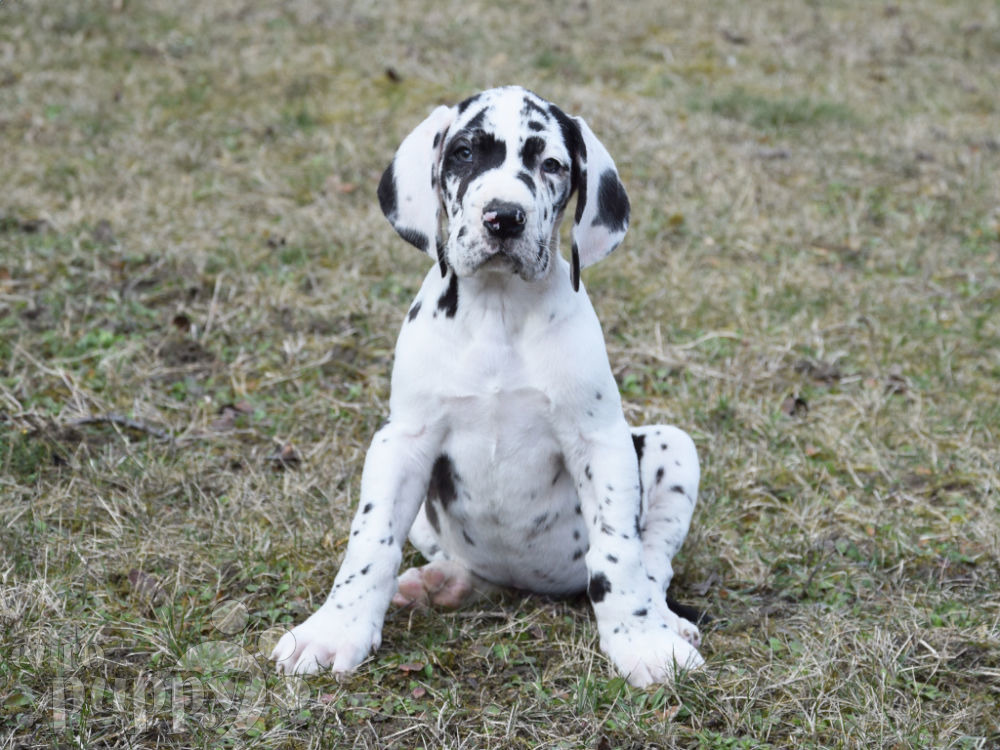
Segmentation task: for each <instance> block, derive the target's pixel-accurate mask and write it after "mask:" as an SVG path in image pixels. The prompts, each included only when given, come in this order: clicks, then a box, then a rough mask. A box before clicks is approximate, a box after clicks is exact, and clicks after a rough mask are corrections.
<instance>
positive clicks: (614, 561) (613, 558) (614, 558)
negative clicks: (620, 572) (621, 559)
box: [607, 555, 618, 563]
mask: <svg viewBox="0 0 1000 750" xmlns="http://www.w3.org/2000/svg"><path fill="white" fill-rule="evenodd" d="M607 560H608V562H609V563H616V562H618V558H617V557H615V556H614V555H608V556H607Z"/></svg>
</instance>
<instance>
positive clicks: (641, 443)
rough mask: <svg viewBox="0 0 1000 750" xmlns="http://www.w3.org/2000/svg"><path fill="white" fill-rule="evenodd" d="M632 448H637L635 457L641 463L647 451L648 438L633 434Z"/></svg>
mask: <svg viewBox="0 0 1000 750" xmlns="http://www.w3.org/2000/svg"><path fill="white" fill-rule="evenodd" d="M632 447H633V448H635V457H636V458H637V459H638V460H639V461H640V462H641V461H642V453H643V451H645V450H646V436H645V435H635V434H633V435H632Z"/></svg>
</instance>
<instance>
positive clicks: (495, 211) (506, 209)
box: [483, 201, 528, 240]
mask: <svg viewBox="0 0 1000 750" xmlns="http://www.w3.org/2000/svg"><path fill="white" fill-rule="evenodd" d="M527 221H528V217H527V215H526V214H525V213H524V209H523V208H521V207H520V206H519V205H517V204H516V203H508V202H506V201H490V202H489V203H488V204H486V208H485V210H484V211H483V226H484V227H486V231H487V232H489V233H490V236H492V237H496V238H497V239H501V240H509V239H512V238H514V237H519V236H520V235H521V233H522V232H524V225H525V224H526V223H527Z"/></svg>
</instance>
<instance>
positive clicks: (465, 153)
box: [451, 145, 472, 161]
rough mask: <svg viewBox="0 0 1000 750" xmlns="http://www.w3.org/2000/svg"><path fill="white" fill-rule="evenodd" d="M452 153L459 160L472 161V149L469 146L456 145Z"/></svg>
mask: <svg viewBox="0 0 1000 750" xmlns="http://www.w3.org/2000/svg"><path fill="white" fill-rule="evenodd" d="M451 155H452V156H453V157H454V158H455V159H457V160H458V161H472V149H471V148H469V147H468V146H465V145H461V146H456V147H455V149H454V150H453V151H452V152H451Z"/></svg>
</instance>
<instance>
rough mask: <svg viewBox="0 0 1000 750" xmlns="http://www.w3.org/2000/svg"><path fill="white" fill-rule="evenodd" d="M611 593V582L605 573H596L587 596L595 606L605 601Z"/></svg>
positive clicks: (591, 578)
mask: <svg viewBox="0 0 1000 750" xmlns="http://www.w3.org/2000/svg"><path fill="white" fill-rule="evenodd" d="M609 593H611V582H610V581H608V577H607V576H606V575H604V573H594V575H592V576H591V577H590V583H588V584H587V596H589V597H590V601H592V602H593V603H594V604H597V603H598V602H601V601H604V597H605V596H606V595H607V594H609Z"/></svg>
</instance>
